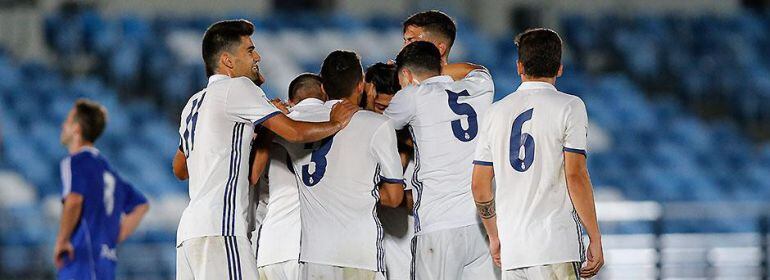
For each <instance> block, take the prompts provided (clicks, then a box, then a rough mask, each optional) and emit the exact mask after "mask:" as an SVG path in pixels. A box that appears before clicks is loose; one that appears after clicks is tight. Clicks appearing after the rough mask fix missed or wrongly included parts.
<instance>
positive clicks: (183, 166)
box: [171, 150, 190, 181]
mask: <svg viewBox="0 0 770 280" xmlns="http://www.w3.org/2000/svg"><path fill="white" fill-rule="evenodd" d="M171 165H172V166H173V168H174V176H176V178H177V179H179V180H182V181H184V180H187V178H189V177H190V174H188V173H187V158H186V157H185V156H184V153H182V151H180V150H176V155H174V162H173V163H172V164H171Z"/></svg>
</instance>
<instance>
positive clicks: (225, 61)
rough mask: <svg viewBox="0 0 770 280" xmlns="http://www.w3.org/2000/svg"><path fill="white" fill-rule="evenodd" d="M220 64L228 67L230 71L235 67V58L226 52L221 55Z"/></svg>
mask: <svg viewBox="0 0 770 280" xmlns="http://www.w3.org/2000/svg"><path fill="white" fill-rule="evenodd" d="M219 63H220V64H222V65H224V66H225V67H227V68H228V69H233V67H234V66H235V63H234V62H233V57H232V56H231V55H230V53H228V52H226V51H224V52H222V54H220V55H219Z"/></svg>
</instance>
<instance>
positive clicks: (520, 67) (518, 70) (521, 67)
mask: <svg viewBox="0 0 770 280" xmlns="http://www.w3.org/2000/svg"><path fill="white" fill-rule="evenodd" d="M516 73H518V74H519V76H523V75H524V64H523V63H521V60H516Z"/></svg>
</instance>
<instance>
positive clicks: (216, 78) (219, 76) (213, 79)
mask: <svg viewBox="0 0 770 280" xmlns="http://www.w3.org/2000/svg"><path fill="white" fill-rule="evenodd" d="M227 79H230V76H227V75H222V74H214V75H211V77H209V85H211V84H213V83H216V82H219V81H222V80H227Z"/></svg>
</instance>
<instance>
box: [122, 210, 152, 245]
mask: <svg viewBox="0 0 770 280" xmlns="http://www.w3.org/2000/svg"><path fill="white" fill-rule="evenodd" d="M149 210H150V204H149V203H144V204H141V205H138V206H136V207H134V211H131V213H128V214H126V215H125V216H124V217H123V219H122V220H121V221H120V234H119V235H118V243H120V242H123V241H125V240H126V239H127V238H128V237H129V236H131V234H132V233H134V230H136V228H137V227H138V226H139V223H140V222H141V221H142V218H144V215H145V214H147V211H149Z"/></svg>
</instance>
